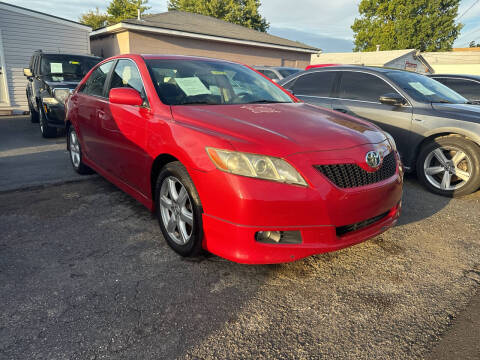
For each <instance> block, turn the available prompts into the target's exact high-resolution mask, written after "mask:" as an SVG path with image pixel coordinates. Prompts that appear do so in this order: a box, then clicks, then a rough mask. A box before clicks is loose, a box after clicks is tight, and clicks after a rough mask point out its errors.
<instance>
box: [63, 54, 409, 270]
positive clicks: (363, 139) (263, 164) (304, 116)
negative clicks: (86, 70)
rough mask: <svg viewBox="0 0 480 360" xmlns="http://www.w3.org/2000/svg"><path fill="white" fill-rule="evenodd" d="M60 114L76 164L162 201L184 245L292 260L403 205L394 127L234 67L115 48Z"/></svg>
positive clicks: (177, 243)
mask: <svg viewBox="0 0 480 360" xmlns="http://www.w3.org/2000/svg"><path fill="white" fill-rule="evenodd" d="M66 121H67V123H66V127H67V133H68V137H67V139H68V149H69V151H70V158H71V161H72V165H73V167H74V169H75V170H76V171H77V172H79V173H85V172H88V171H89V169H90V168H91V169H94V170H95V171H97V172H98V173H99V174H101V175H103V176H104V177H105V178H107V179H108V180H110V181H111V182H113V183H114V184H116V185H117V186H118V187H120V188H121V189H123V190H124V191H126V192H127V193H129V194H131V195H132V196H133V197H135V198H136V199H137V200H139V201H140V202H141V203H143V204H144V205H145V206H147V207H148V208H149V209H150V210H152V211H156V214H157V217H158V221H159V224H160V229H161V231H162V233H163V236H164V238H165V240H166V241H167V243H168V244H169V245H170V247H171V248H172V249H174V250H175V251H176V252H177V253H179V254H180V255H183V256H193V255H196V254H198V253H199V251H200V250H201V249H202V248H204V249H206V250H208V251H210V252H212V253H214V254H217V255H219V256H222V257H224V258H227V259H230V260H233V261H237V262H241V263H278V262H288V261H294V260H298V259H300V258H303V257H306V256H309V255H312V254H317V253H321V252H327V251H334V250H337V249H341V248H344V247H346V246H350V245H353V244H356V243H359V242H361V241H364V240H366V239H368V238H370V237H372V236H375V235H377V234H379V233H381V232H383V231H385V230H386V229H387V228H389V227H390V226H392V225H394V224H395V222H396V221H397V218H398V216H399V214H400V208H401V196H402V185H403V179H402V175H403V171H402V168H401V163H400V161H399V155H398V153H397V151H396V150H395V143H394V141H393V139H392V138H391V137H390V136H389V135H388V134H386V133H384V132H383V131H381V130H380V129H378V128H377V127H376V126H374V125H372V124H370V123H369V122H366V121H363V120H358V119H355V118H353V117H351V116H348V115H344V114H340V113H336V112H334V111H331V110H326V109H321V108H318V107H315V106H311V105H308V104H304V103H300V102H297V100H296V99H295V98H294V97H292V96H291V95H290V94H289V93H288V92H286V91H285V90H283V89H282V88H281V87H279V86H278V85H276V84H274V83H273V82H271V81H269V80H267V79H265V78H264V77H263V76H261V75H259V74H258V73H257V72H255V71H253V70H251V69H249V68H248V67H246V66H243V65H240V64H236V63H232V62H228V61H222V60H214V59H206V58H196V57H184V56H159V55H144V56H140V55H121V56H117V57H114V58H110V59H107V60H105V61H103V62H102V63H101V64H99V65H98V66H97V67H95V68H94V69H93V70H92V71H91V72H90V74H89V75H87V77H86V78H85V79H84V80H83V81H82V82H81V83H80V85H79V86H78V87H77V89H76V90H75V91H74V92H73V94H72V95H71V96H70V97H69V98H68V100H67V117H66Z"/></svg>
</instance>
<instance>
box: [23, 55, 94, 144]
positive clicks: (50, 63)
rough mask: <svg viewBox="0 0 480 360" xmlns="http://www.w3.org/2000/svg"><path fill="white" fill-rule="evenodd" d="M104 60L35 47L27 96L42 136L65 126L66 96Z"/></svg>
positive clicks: (34, 120)
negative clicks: (46, 51)
mask: <svg viewBox="0 0 480 360" xmlns="http://www.w3.org/2000/svg"><path fill="white" fill-rule="evenodd" d="M100 60H102V59H101V58H99V57H96V56H87V55H70V54H58V53H44V52H42V51H41V50H38V51H35V52H34V53H33V56H32V58H31V60H30V66H29V68H27V69H23V74H24V75H25V76H26V77H27V79H28V83H27V99H28V107H29V110H30V120H31V121H32V123H38V122H39V123H40V131H41V132H42V135H43V137H46V138H49V137H54V136H56V135H57V129H62V128H64V127H65V122H64V119H65V100H66V99H67V97H68V95H69V94H70V92H71V91H73V89H75V87H76V86H77V84H78V83H79V82H80V80H82V78H83V77H84V76H85V75H86V74H87V72H88V71H89V70H90V69H91V68H92V67H94V66H95V65H96V64H97V63H99V62H100Z"/></svg>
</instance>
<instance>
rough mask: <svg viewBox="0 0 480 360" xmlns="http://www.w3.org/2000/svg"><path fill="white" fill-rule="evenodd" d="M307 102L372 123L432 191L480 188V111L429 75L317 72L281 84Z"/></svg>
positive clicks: (343, 69)
mask: <svg viewBox="0 0 480 360" xmlns="http://www.w3.org/2000/svg"><path fill="white" fill-rule="evenodd" d="M280 84H281V85H282V86H284V87H285V88H286V89H288V90H290V91H291V92H292V93H293V94H295V96H296V97H298V98H300V99H302V100H304V101H305V102H307V103H311V104H315V105H319V106H323V107H326V108H329V109H333V110H336V111H338V112H341V113H345V114H350V115H353V116H357V117H360V118H363V119H366V120H369V121H371V122H373V123H375V124H377V125H378V126H380V127H381V128H382V129H384V130H385V131H387V132H389V133H390V134H392V136H393V137H394V138H395V141H396V143H397V146H398V149H399V152H400V154H401V156H402V161H403V163H404V165H405V167H406V168H407V170H411V171H414V170H416V172H417V175H418V178H419V180H420V181H421V182H422V183H423V184H424V185H425V186H426V187H427V188H428V189H430V190H431V191H433V192H435V193H438V194H441V195H445V196H461V195H466V194H470V193H472V192H474V191H476V190H477V189H478V188H479V187H480V107H479V106H475V105H468V100H467V99H465V98H464V97H462V96H461V95H459V94H458V93H456V92H455V91H453V90H451V89H450V88H448V87H446V86H445V85H443V84H441V83H439V82H438V81H435V80H433V79H431V78H429V77H426V76H424V75H420V74H417V73H413V72H408V71H402V70H393V69H387V68H375V67H360V66H335V67H326V68H318V69H311V70H309V71H306V72H302V73H299V74H295V75H293V76H291V77H289V78H286V79H284V80H282V81H281V82H280Z"/></svg>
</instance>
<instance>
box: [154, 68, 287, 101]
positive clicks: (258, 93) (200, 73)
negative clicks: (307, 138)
mask: <svg viewBox="0 0 480 360" xmlns="http://www.w3.org/2000/svg"><path fill="white" fill-rule="evenodd" d="M146 62H147V66H148V69H149V71H150V75H151V77H152V80H153V82H154V84H155V87H156V90H157V93H158V96H159V97H160V100H162V102H163V103H164V104H167V105H191V104H205V105H233V104H255V103H291V102H293V101H292V99H291V98H290V96H288V95H287V94H286V93H285V92H283V91H282V90H281V89H279V88H278V87H277V86H276V85H275V84H273V83H271V82H270V81H268V80H267V79H265V78H264V77H263V76H261V75H259V74H257V73H256V72H255V71H252V70H250V69H249V68H247V67H246V66H243V65H239V64H233V63H228V62H220V61H208V60H187V59H185V60H167V59H150V60H147V61H146Z"/></svg>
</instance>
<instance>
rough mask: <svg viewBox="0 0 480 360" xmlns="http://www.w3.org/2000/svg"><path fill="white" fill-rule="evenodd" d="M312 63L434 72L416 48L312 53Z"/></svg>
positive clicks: (423, 72)
mask: <svg viewBox="0 0 480 360" xmlns="http://www.w3.org/2000/svg"><path fill="white" fill-rule="evenodd" d="M311 61H312V65H316V64H338V65H360V66H380V67H390V68H395V69H403V70H410V71H415V72H418V73H421V74H426V73H432V72H433V69H432V68H431V67H430V65H429V64H428V62H427V61H425V59H424V58H423V57H422V55H420V54H419V53H418V51H417V50H415V49H407V50H390V51H367V52H350V53H320V54H314V55H312V59H311Z"/></svg>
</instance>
